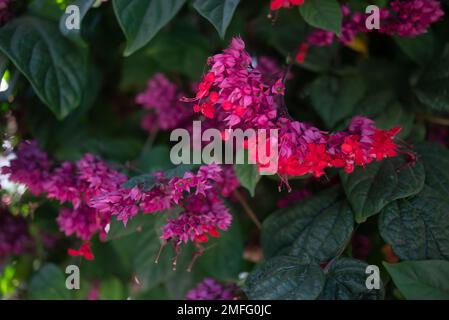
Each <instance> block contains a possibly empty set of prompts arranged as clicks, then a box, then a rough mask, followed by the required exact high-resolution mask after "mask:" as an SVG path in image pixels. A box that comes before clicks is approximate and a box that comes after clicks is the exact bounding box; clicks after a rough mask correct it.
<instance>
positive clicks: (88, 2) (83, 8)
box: [59, 0, 96, 46]
mask: <svg viewBox="0 0 449 320" xmlns="http://www.w3.org/2000/svg"><path fill="white" fill-rule="evenodd" d="M95 1H96V0H75V1H72V3H71V5H75V6H77V7H78V8H79V12H80V24H81V23H82V21H83V19H84V17H85V16H86V14H87V12H88V11H89V9H90V8H91V7H92V5H93V4H94V3H95ZM69 16H70V15H69V14H67V13H65V12H64V14H63V15H62V17H61V19H60V21H59V30H61V33H62V34H63V35H64V36H66V37H67V38H69V39H70V40H72V41H73V42H75V43H76V44H78V45H81V46H85V45H86V43H85V42H84V40H83V39H82V37H81V29H72V30H70V29H68V28H67V26H66V21H67V18H69Z"/></svg>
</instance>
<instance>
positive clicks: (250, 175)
mask: <svg viewBox="0 0 449 320" xmlns="http://www.w3.org/2000/svg"><path fill="white" fill-rule="evenodd" d="M234 170H235V174H236V176H237V179H239V181H240V184H241V185H242V186H244V187H245V188H246V189H247V190H248V191H249V193H250V195H251V197H254V194H255V192H256V186H257V183H258V182H259V180H260V178H261V176H260V174H259V169H258V168H257V165H255V164H250V163H245V164H236V165H234Z"/></svg>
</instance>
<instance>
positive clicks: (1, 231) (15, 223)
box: [0, 208, 33, 263]
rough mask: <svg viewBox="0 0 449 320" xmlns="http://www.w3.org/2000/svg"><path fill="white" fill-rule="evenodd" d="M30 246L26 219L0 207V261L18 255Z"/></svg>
mask: <svg viewBox="0 0 449 320" xmlns="http://www.w3.org/2000/svg"><path fill="white" fill-rule="evenodd" d="M32 248H33V242H32V238H31V235H30V233H29V231H28V224H27V222H26V220H25V219H24V218H23V217H21V216H13V215H12V214H11V213H10V212H9V211H8V210H6V209H5V208H0V263H1V262H2V261H4V259H6V258H7V257H8V256H11V255H20V254H23V253H26V252H28V251H29V250H31V249H32Z"/></svg>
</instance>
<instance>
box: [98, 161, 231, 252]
mask: <svg viewBox="0 0 449 320" xmlns="http://www.w3.org/2000/svg"><path fill="white" fill-rule="evenodd" d="M154 179H155V184H154V186H153V187H152V188H151V189H150V190H141V189H140V188H139V186H135V187H134V188H132V189H125V188H119V189H117V190H114V191H112V192H106V193H103V194H101V195H100V196H97V197H94V198H93V199H92V201H91V202H90V205H91V206H92V207H93V208H95V209H97V210H98V211H99V212H102V213H104V214H106V215H116V216H117V219H118V220H121V221H123V222H124V223H125V224H126V222H127V221H128V219H130V218H132V217H133V216H135V215H136V214H137V212H139V210H140V211H142V212H143V213H144V214H151V213H155V212H160V211H164V210H169V209H173V208H175V207H180V208H182V209H181V212H180V213H179V214H178V216H177V217H176V218H172V219H169V220H168V222H167V224H166V225H165V226H163V232H162V236H161V238H162V239H164V240H166V241H173V244H174V245H175V247H176V248H178V247H179V245H181V244H182V243H187V242H188V241H193V242H196V243H201V242H206V241H207V240H208V235H211V236H214V237H216V236H218V230H226V229H228V227H229V226H230V224H231V220H232V216H231V214H230V213H229V211H228V209H227V208H226V206H225V205H224V204H223V202H222V200H221V198H220V194H221V195H222V196H225V197H227V196H229V195H230V194H231V192H232V191H234V189H236V188H237V187H238V186H239V183H238V180H237V178H236V176H235V174H234V172H233V169H232V167H226V166H223V167H220V166H218V165H214V164H211V165H205V166H201V167H200V168H199V170H198V172H197V173H192V172H186V173H184V175H183V176H182V177H174V178H170V179H168V178H166V177H164V174H163V173H162V172H159V173H156V174H154Z"/></svg>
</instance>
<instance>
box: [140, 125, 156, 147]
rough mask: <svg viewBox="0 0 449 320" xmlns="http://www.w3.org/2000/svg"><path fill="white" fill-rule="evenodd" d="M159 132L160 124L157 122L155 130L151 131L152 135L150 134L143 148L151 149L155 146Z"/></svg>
mask: <svg viewBox="0 0 449 320" xmlns="http://www.w3.org/2000/svg"><path fill="white" fill-rule="evenodd" d="M158 133H159V125H158V124H157V125H156V127H155V128H154V130H153V131H151V133H150V135H149V136H148V139H147V141H145V144H144V146H143V150H146V149H151V147H152V146H153V143H154V141H155V140H156V137H157V134H158Z"/></svg>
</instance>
